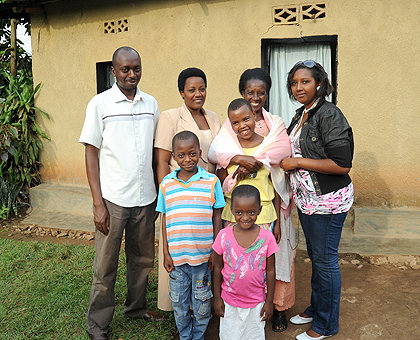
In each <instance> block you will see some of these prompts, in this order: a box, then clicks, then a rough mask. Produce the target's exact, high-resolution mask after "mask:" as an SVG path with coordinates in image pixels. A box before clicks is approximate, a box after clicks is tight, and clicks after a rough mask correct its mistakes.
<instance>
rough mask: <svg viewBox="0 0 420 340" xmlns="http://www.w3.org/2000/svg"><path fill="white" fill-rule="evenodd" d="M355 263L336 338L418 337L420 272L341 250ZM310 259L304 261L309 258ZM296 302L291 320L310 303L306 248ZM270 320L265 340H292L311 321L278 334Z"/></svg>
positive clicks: (344, 268) (211, 337) (212, 337)
mask: <svg viewBox="0 0 420 340" xmlns="http://www.w3.org/2000/svg"><path fill="white" fill-rule="evenodd" d="M340 258H341V259H344V260H349V262H350V261H351V260H354V259H357V260H359V261H360V263H358V264H357V265H355V264H351V263H348V264H342V265H340V267H341V275H342V291H341V309H340V331H339V333H338V334H337V335H335V336H334V337H332V338H331V339H334V340H375V339H399V340H415V339H420V319H419V314H420V271H419V270H413V269H405V270H404V269H399V268H395V267H393V266H390V265H381V266H374V265H372V264H369V263H368V262H367V261H366V260H364V259H363V258H362V257H360V256H358V255H357V254H340ZM305 260H306V262H305ZM295 263H296V265H295V267H296V304H295V305H294V306H293V307H292V308H291V309H290V310H289V311H288V312H287V316H288V318H290V317H291V316H293V315H296V314H298V313H300V312H303V311H304V310H305V308H306V307H307V304H308V303H309V301H310V293H311V290H310V277H311V263H310V262H308V259H307V255H306V252H305V251H302V250H300V251H298V253H297V256H296V262H295ZM218 323H219V319H218V317H213V319H212V320H211V321H210V324H209V327H208V329H207V333H206V340H216V339H219V337H218ZM271 327H272V324H271V320H270V321H269V322H268V323H267V326H266V339H267V340H275V339H276V340H278V339H282V340H283V339H284V340H292V339H295V337H296V335H298V334H300V333H302V332H304V331H306V330H307V329H309V325H293V324H290V323H289V326H288V328H287V330H286V331H284V332H282V333H275V332H273V331H272V330H271Z"/></svg>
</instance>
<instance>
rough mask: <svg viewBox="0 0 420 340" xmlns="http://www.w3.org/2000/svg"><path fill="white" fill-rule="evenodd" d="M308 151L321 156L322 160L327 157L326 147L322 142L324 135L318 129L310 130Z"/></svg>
mask: <svg viewBox="0 0 420 340" xmlns="http://www.w3.org/2000/svg"><path fill="white" fill-rule="evenodd" d="M306 140H307V143H308V149H309V150H310V151H311V153H312V152H314V153H315V154H317V155H319V156H320V158H324V157H325V151H324V149H325V145H324V142H323V140H322V135H321V133H320V131H319V130H318V129H309V130H308V135H307V139H306Z"/></svg>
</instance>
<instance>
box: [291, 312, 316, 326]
mask: <svg viewBox="0 0 420 340" xmlns="http://www.w3.org/2000/svg"><path fill="white" fill-rule="evenodd" d="M312 320H313V318H305V317H304V316H300V315H299V314H298V315H295V316H293V317H291V318H290V322H291V323H293V324H295V325H304V324H306V323H311V322H312Z"/></svg>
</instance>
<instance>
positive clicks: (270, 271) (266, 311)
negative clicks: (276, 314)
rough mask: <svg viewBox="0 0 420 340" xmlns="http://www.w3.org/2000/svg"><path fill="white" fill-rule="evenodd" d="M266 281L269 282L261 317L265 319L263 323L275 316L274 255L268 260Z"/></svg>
mask: <svg viewBox="0 0 420 340" xmlns="http://www.w3.org/2000/svg"><path fill="white" fill-rule="evenodd" d="M266 280H267V297H266V299H265V303H264V305H263V308H262V309H261V317H262V318H263V319H262V321H268V320H269V319H270V318H271V316H272V315H273V299H274V287H275V285H276V273H275V268H274V254H273V255H271V256H269V257H268V258H267V268H266Z"/></svg>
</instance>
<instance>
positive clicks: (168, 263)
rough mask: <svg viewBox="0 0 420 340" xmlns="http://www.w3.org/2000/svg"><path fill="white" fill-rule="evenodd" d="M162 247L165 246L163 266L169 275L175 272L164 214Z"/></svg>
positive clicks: (164, 215)
mask: <svg viewBox="0 0 420 340" xmlns="http://www.w3.org/2000/svg"><path fill="white" fill-rule="evenodd" d="M161 228H162V242H163V243H162V246H163V266H164V267H165V269H166V271H167V272H168V273H169V272H171V271H172V270H174V268H175V267H174V261H172V257H171V255H169V250H168V237H167V236H166V214H162V224H161Z"/></svg>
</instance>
